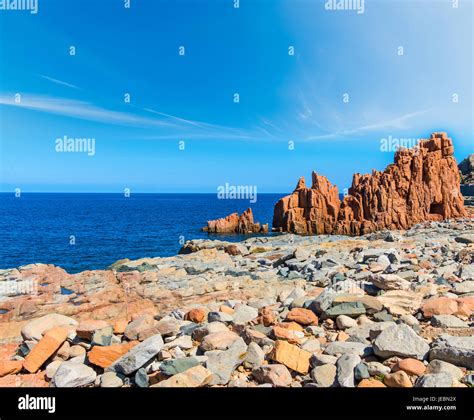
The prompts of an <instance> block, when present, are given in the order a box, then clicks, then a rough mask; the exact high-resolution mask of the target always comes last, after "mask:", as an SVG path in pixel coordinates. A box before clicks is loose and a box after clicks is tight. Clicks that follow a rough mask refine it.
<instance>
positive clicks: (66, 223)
mask: <svg viewBox="0 0 474 420" xmlns="http://www.w3.org/2000/svg"><path fill="white" fill-rule="evenodd" d="M287 194H288V193H278V194H277V193H258V195H257V201H256V202H254V203H253V202H251V200H249V199H219V198H217V194H216V193H135V192H132V193H131V194H130V196H128V197H127V196H126V195H124V193H102V192H41V193H40V192H21V194H20V196H19V197H16V196H15V193H14V192H9V193H8V192H2V193H0V269H6V268H15V267H19V266H22V265H27V264H33V263H43V264H54V265H57V266H60V267H62V268H64V269H65V270H66V271H67V272H69V273H77V272H80V271H84V270H97V269H106V268H107V267H108V266H110V265H111V264H113V263H114V262H115V261H118V260H120V259H124V258H129V259H131V260H134V259H139V258H145V257H169V256H173V255H176V254H177V253H178V252H179V250H180V248H181V246H182V245H183V244H184V242H186V241H188V240H191V239H220V240H226V241H231V242H237V241H241V240H244V239H245V238H248V237H250V236H261V235H258V234H256V235H238V234H232V235H228V234H208V233H206V232H202V231H201V228H203V227H204V226H206V224H207V221H208V220H212V219H217V218H221V217H225V216H228V215H229V214H231V213H234V212H238V213H242V212H243V211H244V210H246V209H247V208H248V207H251V208H252V210H253V214H254V219H255V221H258V222H260V223H262V224H264V223H268V224H269V229H270V230H271V223H272V218H273V208H274V205H275V203H276V202H277V201H278V200H279V199H280V198H281V197H283V196H285V195H287ZM268 235H273V233H269V234H268Z"/></svg>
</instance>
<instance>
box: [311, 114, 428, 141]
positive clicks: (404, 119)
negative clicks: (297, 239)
mask: <svg viewBox="0 0 474 420" xmlns="http://www.w3.org/2000/svg"><path fill="white" fill-rule="evenodd" d="M430 111H431V109H425V110H421V111H416V112H410V113H408V114H403V115H400V116H398V117H395V118H391V119H388V120H381V121H377V122H374V123H371V124H366V125H363V126H360V127H356V128H351V129H344V130H338V131H334V132H331V133H327V134H321V135H316V136H309V137H306V138H305V140H308V141H310V140H330V139H337V138H341V137H351V136H356V135H359V134H364V133H366V132H370V131H383V130H390V129H392V130H393V129H395V130H406V129H409V128H411V125H410V124H409V121H410V120H412V119H413V118H415V117H419V116H421V115H424V114H426V113H428V112H430Z"/></svg>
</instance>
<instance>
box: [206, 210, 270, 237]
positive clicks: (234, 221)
mask: <svg viewBox="0 0 474 420" xmlns="http://www.w3.org/2000/svg"><path fill="white" fill-rule="evenodd" d="M202 230H204V231H205V232H209V233H243V234H246V233H268V224H265V225H262V226H260V223H258V222H257V223H254V221H253V213H252V209H251V208H248V209H247V210H245V211H244V212H243V213H242V214H241V215H240V216H239V214H238V213H232V214H230V215H229V216H227V217H225V218H221V219H216V220H209V221H208V222H207V226H206V227H204V228H203V229H202Z"/></svg>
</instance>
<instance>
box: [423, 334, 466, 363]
mask: <svg viewBox="0 0 474 420" xmlns="http://www.w3.org/2000/svg"><path fill="white" fill-rule="evenodd" d="M429 357H430V360H434V359H439V360H444V361H445V362H449V363H452V364H453V365H456V366H462V367H466V368H468V369H474V337H473V336H471V337H454V336H451V335H446V334H443V335H441V336H440V337H439V338H438V339H437V340H436V341H435V342H434V343H433V344H432V346H431V350H430V355H429Z"/></svg>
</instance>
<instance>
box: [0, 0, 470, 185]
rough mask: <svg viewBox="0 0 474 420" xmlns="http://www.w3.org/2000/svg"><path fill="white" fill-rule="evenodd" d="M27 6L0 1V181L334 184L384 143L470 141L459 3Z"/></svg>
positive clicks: (460, 151) (260, 0)
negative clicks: (71, 143)
mask: <svg viewBox="0 0 474 420" xmlns="http://www.w3.org/2000/svg"><path fill="white" fill-rule="evenodd" d="M38 1H39V3H38V13H37V14H31V13H29V12H28V11H21V12H20V11H12V10H9V11H0V34H1V37H0V59H1V69H0V136H1V147H0V153H1V156H0V162H1V169H0V190H1V191H10V192H11V191H13V190H14V189H15V188H21V189H22V190H23V191H53V192H54V191H69V192H76V191H84V192H121V191H123V189H124V188H130V189H131V191H132V192H215V191H216V188H217V186H219V185H224V184H225V183H226V182H228V183H230V184H234V185H256V186H257V187H258V191H259V192H288V191H291V190H292V189H293V188H294V186H295V185H296V181H297V179H298V177H299V176H301V175H304V176H306V177H307V179H308V178H309V177H310V174H311V171H312V170H316V171H317V172H318V173H321V174H324V175H326V176H327V177H328V178H329V179H330V180H331V182H333V183H334V184H337V185H338V187H339V188H340V190H342V188H345V187H348V186H349V185H350V183H351V179H352V173H354V172H362V173H366V172H370V171H371V170H372V168H376V169H379V170H381V169H383V168H384V167H385V166H386V165H387V164H388V163H391V161H392V159H393V153H388V152H381V150H380V142H381V139H383V138H387V137H389V136H392V138H401V137H404V138H426V137H427V136H429V134H430V133H431V132H433V131H447V132H448V134H449V135H450V136H451V137H452V138H453V141H454V144H455V150H456V152H455V155H456V158H457V159H458V160H460V159H462V158H463V157H465V156H466V155H467V154H469V153H473V152H474V147H473V132H474V129H473V103H472V98H473V80H472V78H473V54H474V52H473V41H472V39H473V33H472V22H473V2H472V1H470V0H459V7H458V8H453V5H452V0H426V1H415V0H413V1H403V0H402V1H390V0H365V10H364V13H362V14H358V13H357V12H356V11H353V10H345V11H328V10H326V9H325V7H324V6H325V3H326V1H323V0H312V1H310V0H272V1H270V0H252V1H251V0H241V1H240V7H239V8H235V7H234V1H233V0H205V1H204V0H193V1H191V0H189V1H185V0H131V3H130V6H131V7H130V8H124V6H123V0H102V1H96V0H81V1H67V2H65V1H63V0H38ZM71 46H74V47H75V48H76V55H75V56H71V55H70V54H69V52H70V47H71ZM180 46H184V47H185V55H184V56H181V55H179V47H180ZM290 46H292V47H294V55H289V54H288V49H289V47H290ZM399 47H403V55H399ZM16 93H20V94H21V103H19V104H16V103H15V102H14V100H15V94H16ZM125 93H129V94H130V95H131V102H130V103H125V102H124V94H125ZM235 93H238V94H239V95H240V102H239V103H235V102H234V94H235ZM345 93H347V94H348V95H349V102H348V103H345V102H344V101H343V95H344V94H345ZM454 94H457V95H458V102H457V103H455V102H453V95H454ZM63 136H69V137H73V138H94V139H95V155H94V156H88V155H87V154H86V153H58V152H56V150H55V141H56V139H57V138H62V137H63ZM180 141H184V142H185V149H184V150H180V148H179V142H180ZM289 141H293V142H294V150H290V149H289V147H288V142H289Z"/></svg>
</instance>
